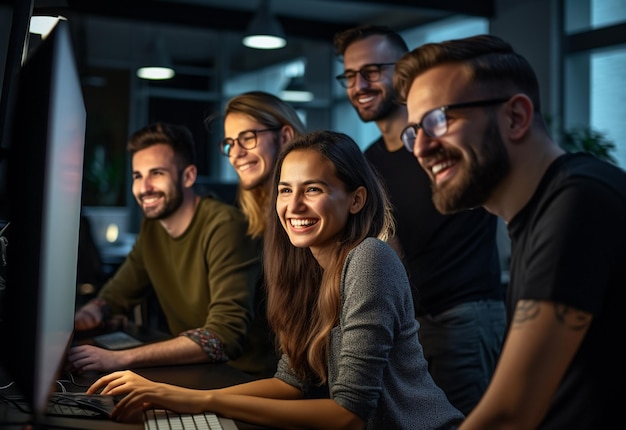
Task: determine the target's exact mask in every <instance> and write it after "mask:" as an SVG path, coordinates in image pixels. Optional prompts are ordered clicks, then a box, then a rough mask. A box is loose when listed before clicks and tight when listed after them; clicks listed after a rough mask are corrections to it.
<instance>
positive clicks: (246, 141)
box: [207, 91, 305, 238]
mask: <svg viewBox="0 0 626 430" xmlns="http://www.w3.org/2000/svg"><path fill="white" fill-rule="evenodd" d="M223 118H224V136H225V138H224V140H222V141H221V142H220V144H219V146H220V152H221V153H222V154H223V155H225V156H227V157H228V161H229V162H230V164H231V166H233V169H235V172H236V173H237V176H239V188H238V191H237V205H238V206H239V207H240V209H241V210H242V212H243V213H244V214H245V215H246V217H247V218H248V223H249V225H248V233H249V234H250V235H251V236H252V237H256V238H259V237H261V236H262V235H263V232H264V231H265V224H266V220H267V214H266V212H267V208H268V207H269V206H270V204H269V202H268V199H269V183H268V182H269V178H270V175H271V172H272V170H273V169H274V163H275V162H276V157H277V156H278V151H279V150H280V148H281V147H282V146H283V145H284V144H285V143H287V142H288V141H289V140H291V139H292V138H294V137H295V136H298V135H301V134H303V133H304V131H305V127H304V124H303V123H302V121H301V120H300V117H298V114H297V112H296V111H295V109H294V108H293V107H291V105H289V104H287V103H286V102H284V101H282V100H281V99H279V98H278V97H276V96H274V95H272V94H270V93H266V92H263V91H250V92H247V93H243V94H240V95H238V96H235V97H233V98H231V99H230V100H229V101H228V102H227V103H226V107H225V108H224V114H223ZM214 119H215V117H211V118H209V119H208V120H207V121H212V120H214Z"/></svg>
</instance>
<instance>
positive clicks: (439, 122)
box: [400, 97, 510, 152]
mask: <svg viewBox="0 0 626 430" xmlns="http://www.w3.org/2000/svg"><path fill="white" fill-rule="evenodd" d="M509 98H510V97H507V98H500V99H489V100H479V101H475V102H465V103H457V104H453V105H447V106H441V107H438V108H435V109H432V110H429V111H428V112H426V113H425V114H424V116H423V117H422V120H421V121H420V122H419V123H418V124H409V125H407V126H406V128H405V129H404V130H402V134H401V135H400V138H401V139H402V143H404V147H405V148H406V149H407V150H408V151H409V152H413V148H414V147H415V138H416V137H417V130H419V129H420V128H421V129H422V130H424V133H426V135H427V136H429V137H441V136H443V135H444V134H446V133H447V132H448V116H447V114H446V112H448V111H449V110H453V109H462V108H469V107H478V106H490V105H495V104H499V103H504V102H506V101H507V100H509Z"/></svg>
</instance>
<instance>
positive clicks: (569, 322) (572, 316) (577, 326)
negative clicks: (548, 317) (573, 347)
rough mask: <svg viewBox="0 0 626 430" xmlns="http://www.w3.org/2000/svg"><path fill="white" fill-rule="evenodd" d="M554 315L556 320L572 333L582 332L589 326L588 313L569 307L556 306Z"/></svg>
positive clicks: (589, 317)
mask: <svg viewBox="0 0 626 430" xmlns="http://www.w3.org/2000/svg"><path fill="white" fill-rule="evenodd" d="M554 315H555V316H556V319H558V320H559V321H561V322H562V323H563V324H565V325H566V326H567V327H569V328H571V329H572V330H574V331H580V330H584V329H586V328H587V327H589V324H591V315H590V314H589V313H588V312H583V311H579V310H578V309H574V308H572V307H570V306H565V305H560V304H556V305H555V306H554Z"/></svg>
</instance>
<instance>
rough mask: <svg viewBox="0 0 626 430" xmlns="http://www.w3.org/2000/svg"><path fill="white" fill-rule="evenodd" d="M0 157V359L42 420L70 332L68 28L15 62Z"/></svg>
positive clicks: (78, 100)
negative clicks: (0, 173)
mask: <svg viewBox="0 0 626 430" xmlns="http://www.w3.org/2000/svg"><path fill="white" fill-rule="evenodd" d="M18 84H19V88H18V92H17V97H16V99H15V106H14V109H12V113H11V127H10V130H9V149H8V157H7V161H8V169H7V188H8V193H7V194H8V221H9V222H10V224H9V225H8V227H7V229H6V231H5V232H4V235H5V236H6V238H7V239H8V244H7V247H6V248H7V267H6V275H7V279H6V291H5V294H4V297H3V301H2V309H1V310H0V312H1V313H0V317H1V322H0V336H1V337H0V341H1V345H2V347H1V351H0V357H1V360H2V367H3V369H4V371H5V373H6V374H8V375H9V377H10V378H12V380H13V381H14V382H15V384H16V386H17V388H18V390H19V391H20V392H21V393H22V394H24V396H25V397H26V399H27V400H28V401H29V402H30V405H31V406H32V409H33V423H34V424H35V425H36V424H37V423H39V422H41V421H43V420H42V418H43V416H44V412H45V410H46V406H47V401H48V398H49V395H50V393H51V391H53V390H54V389H55V388H54V387H55V385H56V382H55V381H56V380H57V379H58V376H59V375H60V372H61V370H62V369H61V368H62V364H63V362H64V360H65V355H66V351H67V348H68V347H69V345H70V343H71V339H72V334H73V329H74V311H75V300H76V269H77V252H78V233H79V225H80V209H81V190H82V176H83V150H84V138H85V121H86V112H85V104H84V100H83V95H82V90H81V86H80V80H79V75H78V71H77V66H76V62H75V57H74V50H73V45H72V42H71V37H70V32H69V27H68V23H66V22H60V23H59V24H58V25H57V27H56V28H55V29H54V30H53V32H52V33H51V34H50V35H49V36H48V37H47V38H46V39H45V40H44V41H42V42H41V44H40V45H39V46H38V47H37V48H36V49H35V50H34V52H32V53H31V55H30V56H29V57H28V58H27V59H26V61H25V62H24V64H23V66H22V68H21V70H20V74H19V82H18Z"/></svg>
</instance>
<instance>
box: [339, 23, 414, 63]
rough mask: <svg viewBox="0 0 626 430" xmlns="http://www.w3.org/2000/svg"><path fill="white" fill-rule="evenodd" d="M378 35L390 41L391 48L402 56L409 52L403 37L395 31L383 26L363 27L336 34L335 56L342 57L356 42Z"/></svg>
mask: <svg viewBox="0 0 626 430" xmlns="http://www.w3.org/2000/svg"><path fill="white" fill-rule="evenodd" d="M377 35H379V36H385V37H386V38H387V40H389V43H390V44H391V46H393V47H394V48H396V49H397V50H398V52H399V53H401V54H402V53H405V52H407V51H408V50H409V48H408V46H407V45H406V42H405V41H404V39H403V38H402V36H400V35H399V34H398V33H396V32H395V31H393V30H392V29H391V28H389V27H387V26H383V25H362V26H360V27H353V28H349V29H347V30H344V31H342V32H340V33H336V34H335V37H334V39H333V44H334V46H335V55H337V56H339V57H342V56H343V54H344V53H345V52H346V49H348V46H350V45H352V44H353V43H354V42H356V41H358V40H362V39H365V38H367V37H370V36H377Z"/></svg>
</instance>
